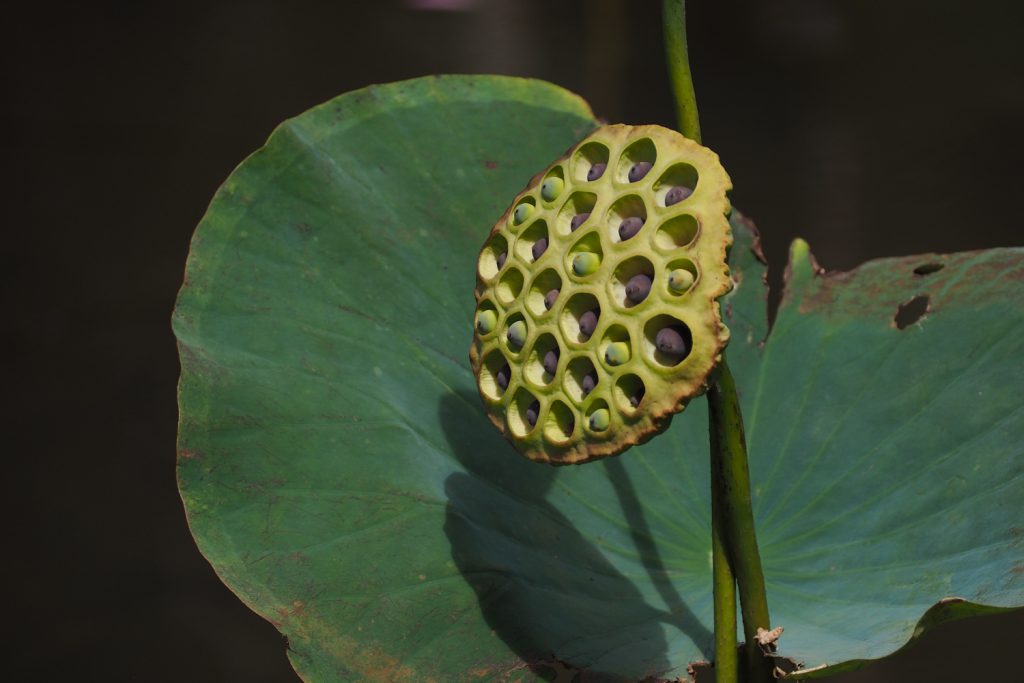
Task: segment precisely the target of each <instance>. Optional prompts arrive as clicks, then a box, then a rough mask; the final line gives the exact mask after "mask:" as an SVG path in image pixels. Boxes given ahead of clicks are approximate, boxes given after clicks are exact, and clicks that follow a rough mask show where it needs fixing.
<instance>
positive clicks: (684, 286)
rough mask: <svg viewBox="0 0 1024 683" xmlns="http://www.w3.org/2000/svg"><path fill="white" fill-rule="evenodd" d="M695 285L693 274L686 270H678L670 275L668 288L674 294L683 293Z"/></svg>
mask: <svg viewBox="0 0 1024 683" xmlns="http://www.w3.org/2000/svg"><path fill="white" fill-rule="evenodd" d="M692 284H693V273H691V272H690V271H688V270H686V269H685V268H676V269H675V270H673V271H672V272H671V273H669V274H668V288H669V289H671V290H672V291H673V292H676V293H682V292H685V291H686V290H688V289H689V288H690V285H692Z"/></svg>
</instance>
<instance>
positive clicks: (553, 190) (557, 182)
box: [540, 176, 565, 202]
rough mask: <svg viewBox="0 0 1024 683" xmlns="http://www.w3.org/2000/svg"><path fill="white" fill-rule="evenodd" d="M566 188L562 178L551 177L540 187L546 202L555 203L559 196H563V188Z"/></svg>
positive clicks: (541, 194)
mask: <svg viewBox="0 0 1024 683" xmlns="http://www.w3.org/2000/svg"><path fill="white" fill-rule="evenodd" d="M564 187H565V183H564V182H563V181H562V179H561V178H559V177H558V176H551V177H550V178H548V179H547V180H545V181H544V184H543V185H541V186H540V196H541V197H543V198H544V201H547V202H553V201H555V200H556V199H557V198H558V195H560V194H562V188H564Z"/></svg>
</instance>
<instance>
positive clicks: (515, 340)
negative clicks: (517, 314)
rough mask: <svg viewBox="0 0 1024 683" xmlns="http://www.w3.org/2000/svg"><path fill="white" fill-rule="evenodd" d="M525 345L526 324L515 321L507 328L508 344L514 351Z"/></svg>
mask: <svg viewBox="0 0 1024 683" xmlns="http://www.w3.org/2000/svg"><path fill="white" fill-rule="evenodd" d="M525 343H526V323H525V322H523V321H522V320H517V321H515V322H514V323H512V324H511V325H509V326H508V344H509V346H511V347H512V348H514V349H521V348H522V347H523V344H525Z"/></svg>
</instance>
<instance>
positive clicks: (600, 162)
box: [570, 142, 609, 183]
mask: <svg viewBox="0 0 1024 683" xmlns="http://www.w3.org/2000/svg"><path fill="white" fill-rule="evenodd" d="M608 156H609V155H608V148H607V147H605V146H604V145H603V144H601V143H600V142H588V143H586V144H585V145H581V146H580V148H579V149H577V150H576V152H575V153H574V154H573V155H572V161H571V163H570V170H571V177H572V179H573V180H575V181H577V182H581V183H585V182H595V181H597V180H600V179H601V178H602V177H603V176H604V174H605V172H606V171H603V170H602V169H601V166H604V167H605V168H607V166H608ZM595 166H597V168H594V167H595ZM599 171H600V172H599Z"/></svg>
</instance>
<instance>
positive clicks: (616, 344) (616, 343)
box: [597, 324, 633, 372]
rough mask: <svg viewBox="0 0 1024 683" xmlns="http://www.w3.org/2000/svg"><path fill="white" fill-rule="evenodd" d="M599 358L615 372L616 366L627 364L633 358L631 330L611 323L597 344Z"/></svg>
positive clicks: (610, 370)
mask: <svg viewBox="0 0 1024 683" xmlns="http://www.w3.org/2000/svg"><path fill="white" fill-rule="evenodd" d="M597 352H598V358H599V359H600V360H601V363H602V364H603V365H604V366H605V367H606V368H608V371H609V372H614V370H615V368H617V367H619V366H622V365H625V364H626V363H628V362H629V361H630V360H632V358H633V342H632V340H631V339H630V338H629V331H628V330H627V329H626V328H625V327H623V326H622V325H619V324H613V325H609V326H608V329H607V330H605V331H604V334H603V335H601V343H600V344H598V346H597Z"/></svg>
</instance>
